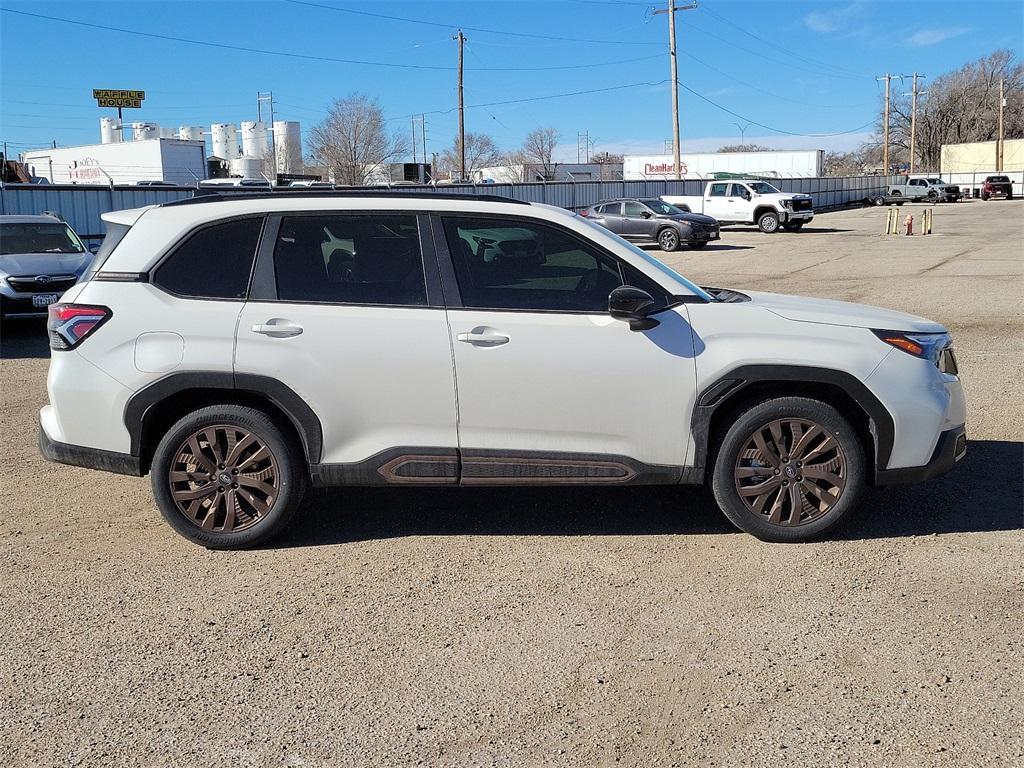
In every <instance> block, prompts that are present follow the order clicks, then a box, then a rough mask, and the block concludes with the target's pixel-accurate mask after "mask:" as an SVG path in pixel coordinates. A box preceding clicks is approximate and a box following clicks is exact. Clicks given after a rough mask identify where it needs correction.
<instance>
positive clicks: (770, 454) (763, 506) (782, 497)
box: [733, 418, 849, 526]
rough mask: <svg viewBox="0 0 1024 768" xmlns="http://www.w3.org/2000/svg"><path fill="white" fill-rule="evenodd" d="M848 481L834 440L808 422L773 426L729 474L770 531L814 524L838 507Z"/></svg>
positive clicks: (753, 440) (753, 439)
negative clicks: (814, 521) (772, 528)
mask: <svg viewBox="0 0 1024 768" xmlns="http://www.w3.org/2000/svg"><path fill="white" fill-rule="evenodd" d="M848 477H849V469H848V466H847V458H846V454H845V453H844V452H843V449H842V447H841V446H840V445H839V441H838V440H837V439H836V437H835V435H833V434H832V433H831V432H829V431H828V430H826V429H825V428H823V427H821V426H819V425H818V424H815V423H814V422H813V421H809V420H807V419H796V418H783V419H776V420H774V421H771V422H769V423H767V424H765V425H764V426H762V427H760V428H759V429H757V430H755V431H754V433H753V434H752V435H751V436H750V437H749V438H748V439H747V441H746V442H745V443H744V444H743V448H742V449H741V450H740V452H739V454H738V456H737V458H736V465H735V467H734V469H733V478H734V480H735V483H736V491H737V493H739V496H740V499H741V500H742V501H743V503H744V504H745V505H746V507H747V508H748V509H749V510H750V511H751V512H753V513H754V514H755V515H758V516H760V517H761V518H762V519H764V520H765V521H766V522H768V523H772V524H773V525H783V526H797V525H804V524H806V523H809V522H811V521H813V520H817V519H818V518H820V517H821V516H822V515H824V514H825V513H827V512H828V511H829V510H830V509H832V508H833V507H835V505H836V504H838V503H839V499H840V498H841V497H842V495H843V489H844V488H845V487H846V482H847V479H848Z"/></svg>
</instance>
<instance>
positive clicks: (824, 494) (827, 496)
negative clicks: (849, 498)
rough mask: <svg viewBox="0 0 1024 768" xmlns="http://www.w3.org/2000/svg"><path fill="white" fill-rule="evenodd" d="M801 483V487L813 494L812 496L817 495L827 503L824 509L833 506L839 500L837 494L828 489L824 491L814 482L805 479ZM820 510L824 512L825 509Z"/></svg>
mask: <svg viewBox="0 0 1024 768" xmlns="http://www.w3.org/2000/svg"><path fill="white" fill-rule="evenodd" d="M801 485H803V487H804V488H805V489H806V490H807V491H808V492H809V493H811V494H813V495H814V496H817V497H818V498H819V499H821V500H822V501H823V502H825V504H826V505H827V507H826V509H828V508H830V507H833V506H835V504H836V503H837V502H838V501H839V497H838V496H836V495H835V494H833V493H832V492H830V491H826V490H825V489H824V488H822V487H821V486H820V485H815V484H814V483H809V482H807V481H806V480H805V481H804V482H803V483H801ZM822 511H823V512H824V511H825V510H822Z"/></svg>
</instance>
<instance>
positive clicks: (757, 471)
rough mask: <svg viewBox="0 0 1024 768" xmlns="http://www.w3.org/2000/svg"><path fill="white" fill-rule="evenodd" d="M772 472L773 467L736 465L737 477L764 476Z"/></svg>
mask: <svg viewBox="0 0 1024 768" xmlns="http://www.w3.org/2000/svg"><path fill="white" fill-rule="evenodd" d="M771 473H772V468H771V467H736V477H764V476H765V475H771Z"/></svg>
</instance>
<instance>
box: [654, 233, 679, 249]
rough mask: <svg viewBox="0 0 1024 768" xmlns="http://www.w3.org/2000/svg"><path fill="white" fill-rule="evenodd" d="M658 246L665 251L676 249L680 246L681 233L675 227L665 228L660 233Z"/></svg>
mask: <svg viewBox="0 0 1024 768" xmlns="http://www.w3.org/2000/svg"><path fill="white" fill-rule="evenodd" d="M658 246H659V247H660V248H661V250H663V251H674V250H676V249H678V248H679V234H678V233H677V232H676V231H675V230H674V229H663V230H661V232H659V233H658Z"/></svg>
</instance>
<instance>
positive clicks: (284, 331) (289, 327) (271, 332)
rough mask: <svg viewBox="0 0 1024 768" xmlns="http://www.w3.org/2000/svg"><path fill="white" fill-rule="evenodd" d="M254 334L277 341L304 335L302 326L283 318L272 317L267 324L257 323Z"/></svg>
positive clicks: (253, 330) (253, 328) (253, 329)
mask: <svg viewBox="0 0 1024 768" xmlns="http://www.w3.org/2000/svg"><path fill="white" fill-rule="evenodd" d="M252 332H253V333H259V334H262V335H263V336H270V337H271V338H275V339H287V338H289V337H291V336H298V335H299V334H300V333H302V326H301V325H299V324H298V323H293V322H292V321H291V320H286V319H284V318H283V317H272V318H270V319H269V320H267V322H265V323H257V324H256V325H254V326H253V327H252Z"/></svg>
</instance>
